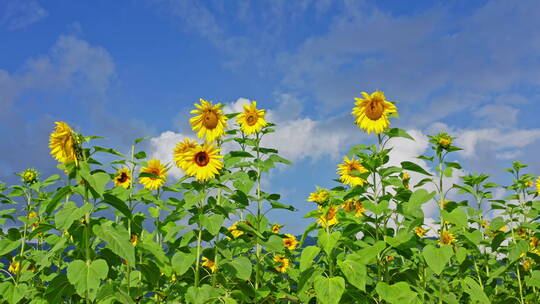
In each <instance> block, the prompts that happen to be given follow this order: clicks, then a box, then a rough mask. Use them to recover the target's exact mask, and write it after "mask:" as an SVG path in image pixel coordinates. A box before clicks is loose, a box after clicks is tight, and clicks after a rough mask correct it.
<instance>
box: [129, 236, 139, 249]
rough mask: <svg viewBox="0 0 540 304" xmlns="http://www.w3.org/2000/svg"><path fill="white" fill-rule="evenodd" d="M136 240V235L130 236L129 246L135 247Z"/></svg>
mask: <svg viewBox="0 0 540 304" xmlns="http://www.w3.org/2000/svg"><path fill="white" fill-rule="evenodd" d="M137 239H138V237H137V235H136V234H132V235H131V240H130V241H131V245H133V246H137Z"/></svg>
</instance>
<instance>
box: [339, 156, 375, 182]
mask: <svg viewBox="0 0 540 304" xmlns="http://www.w3.org/2000/svg"><path fill="white" fill-rule="evenodd" d="M366 172H368V170H367V169H366V168H364V166H362V164H360V162H359V161H358V160H356V159H354V157H353V158H351V159H349V158H348V157H347V156H345V157H344V158H343V163H341V164H339V165H338V166H337V173H338V174H339V180H340V181H341V182H342V183H344V184H346V185H351V186H353V187H354V186H362V185H364V183H365V182H366V180H365V179H363V178H361V177H359V176H356V175H354V174H353V173H366Z"/></svg>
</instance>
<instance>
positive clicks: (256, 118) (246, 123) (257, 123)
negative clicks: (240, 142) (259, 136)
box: [236, 101, 266, 135]
mask: <svg viewBox="0 0 540 304" xmlns="http://www.w3.org/2000/svg"><path fill="white" fill-rule="evenodd" d="M264 115H265V111H264V110H259V109H257V103H256V102H255V101H252V102H251V104H249V105H244V112H242V113H240V115H238V118H237V119H236V122H238V124H239V125H240V130H242V132H244V134H246V135H251V134H253V133H256V132H259V131H261V129H262V128H263V127H265V126H266V121H265V120H264Z"/></svg>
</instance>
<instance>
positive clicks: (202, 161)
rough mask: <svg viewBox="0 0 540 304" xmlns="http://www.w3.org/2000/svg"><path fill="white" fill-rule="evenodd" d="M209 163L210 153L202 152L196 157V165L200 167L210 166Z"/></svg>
mask: <svg viewBox="0 0 540 304" xmlns="http://www.w3.org/2000/svg"><path fill="white" fill-rule="evenodd" d="M209 162H210V157H208V153H206V152H204V151H201V152H199V153H197V154H196V155H195V163H196V164H197V165H199V166H200V167H204V166H206V165H208V163H209Z"/></svg>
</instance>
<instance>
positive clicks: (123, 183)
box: [114, 168, 131, 189]
mask: <svg viewBox="0 0 540 304" xmlns="http://www.w3.org/2000/svg"><path fill="white" fill-rule="evenodd" d="M114 185H115V186H116V187H122V188H124V189H127V188H129V186H130V185H131V171H129V169H128V168H122V169H119V170H118V171H116V173H115V174H114Z"/></svg>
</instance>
